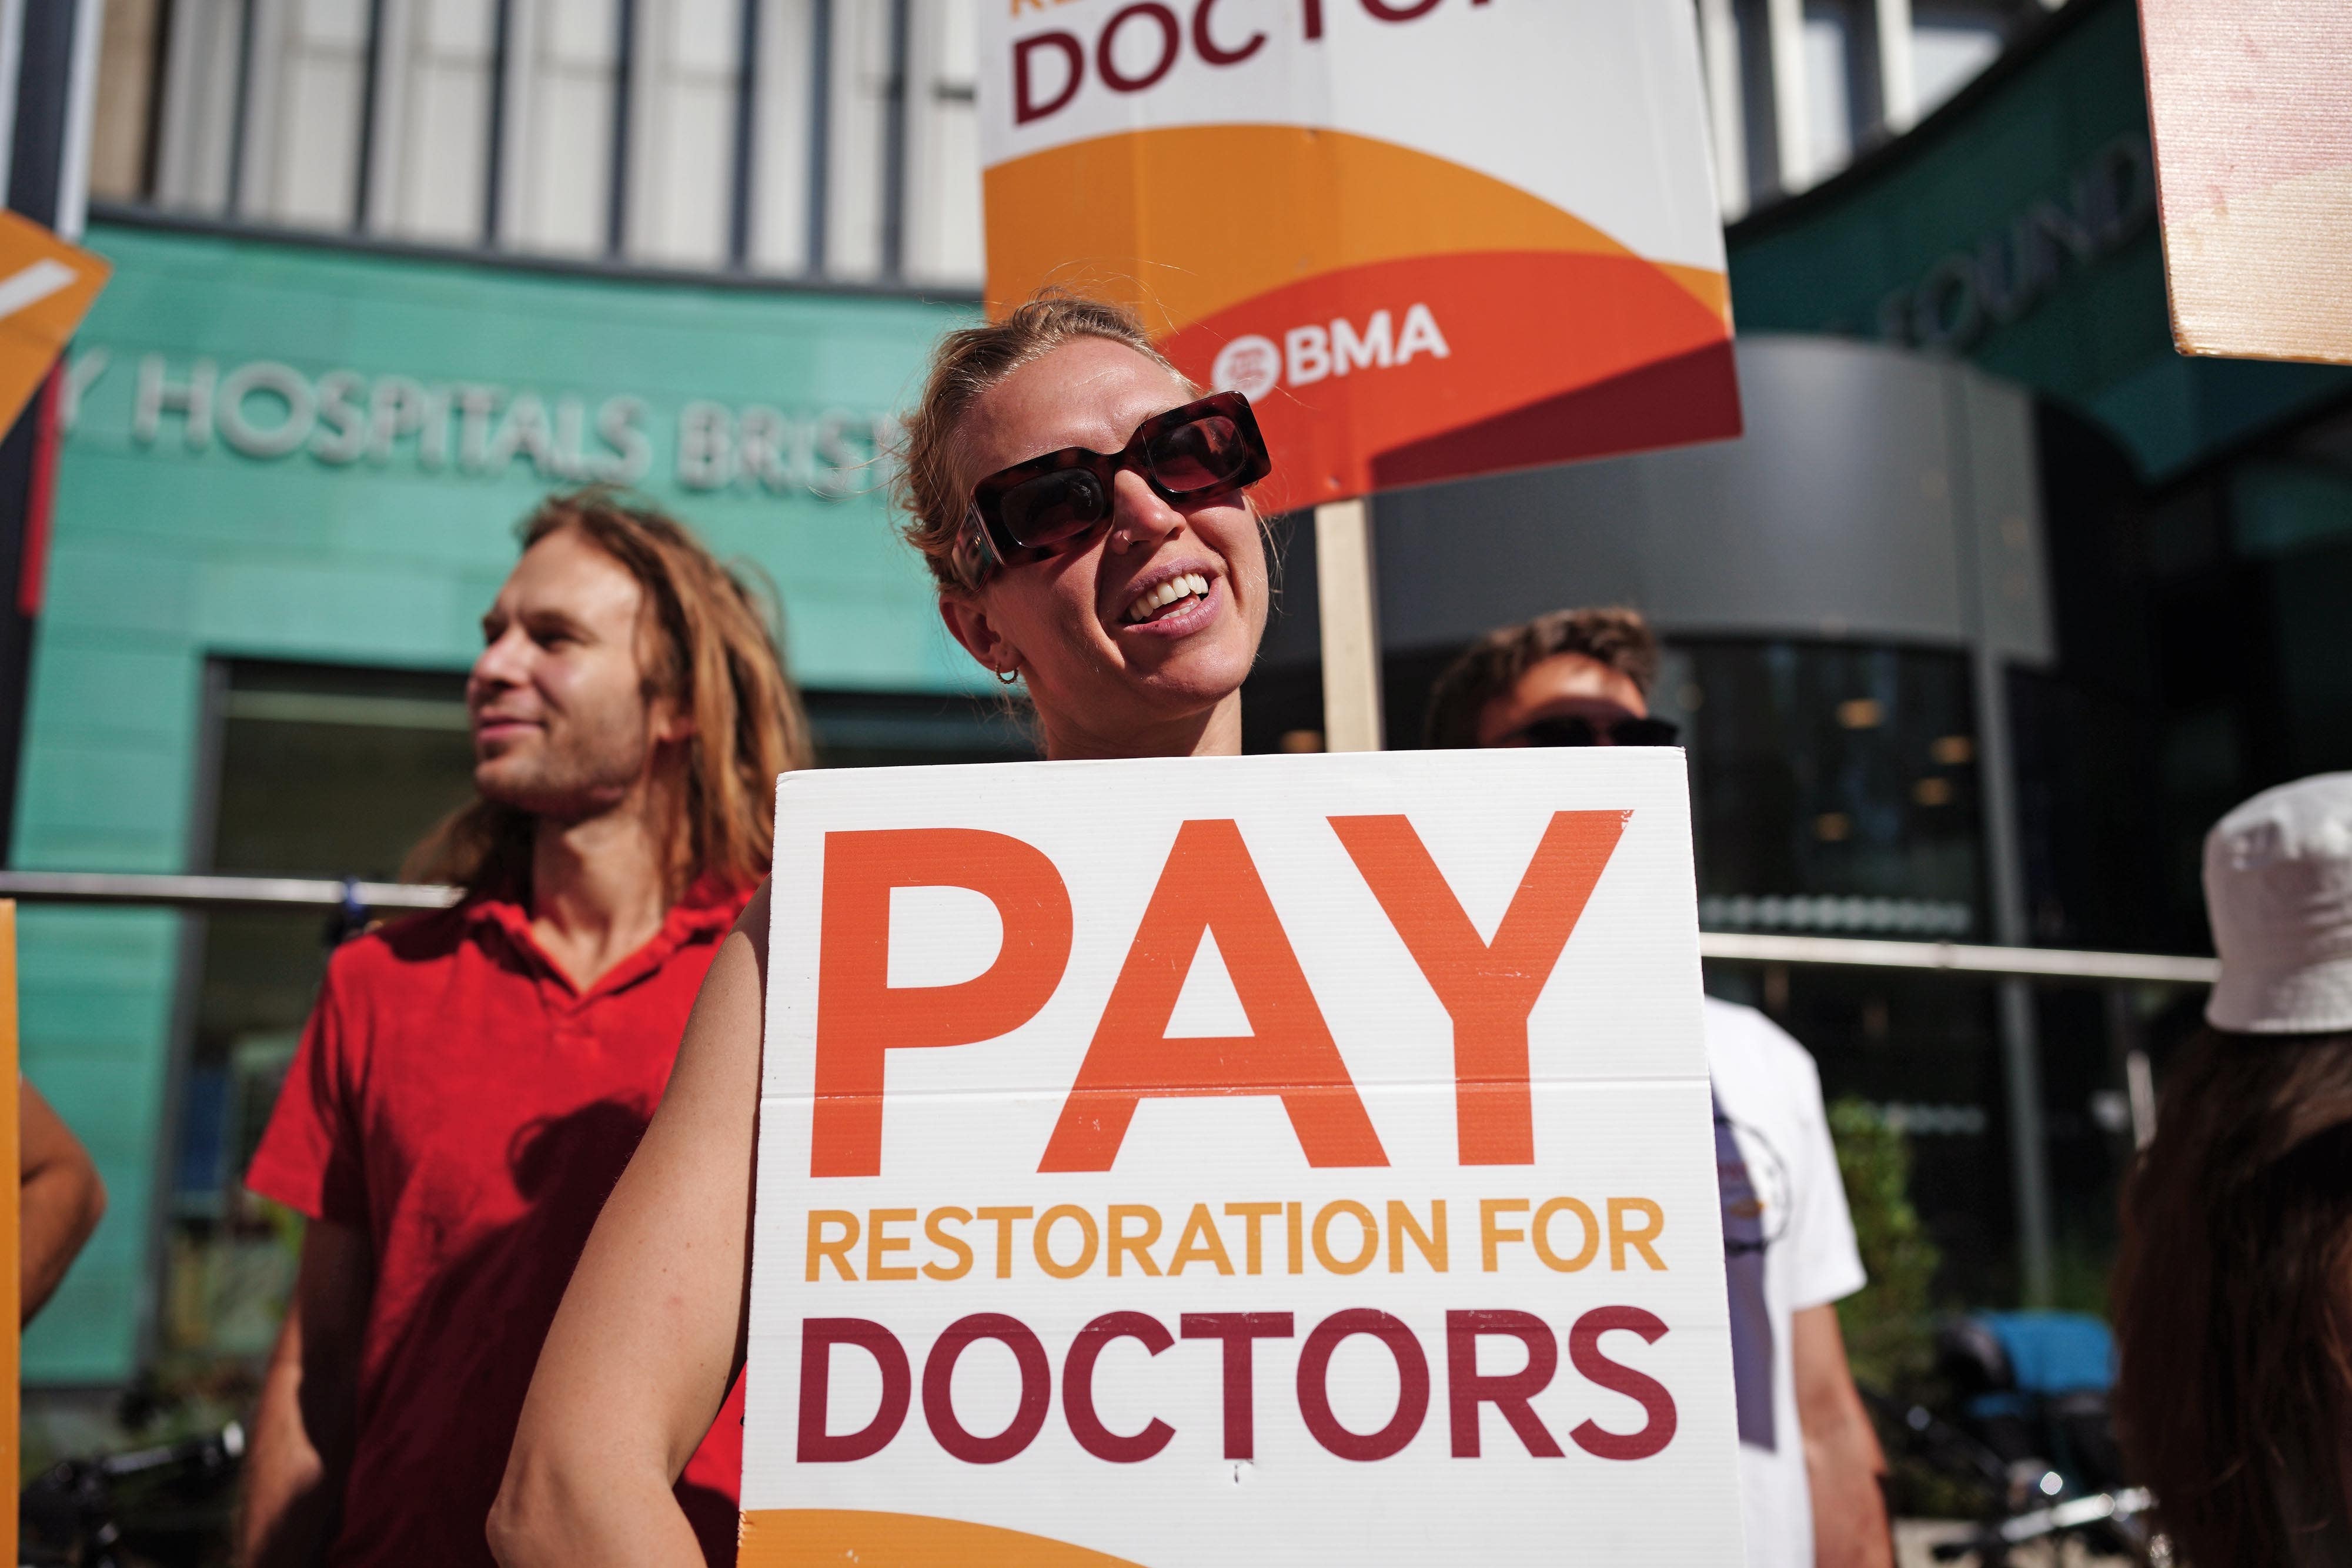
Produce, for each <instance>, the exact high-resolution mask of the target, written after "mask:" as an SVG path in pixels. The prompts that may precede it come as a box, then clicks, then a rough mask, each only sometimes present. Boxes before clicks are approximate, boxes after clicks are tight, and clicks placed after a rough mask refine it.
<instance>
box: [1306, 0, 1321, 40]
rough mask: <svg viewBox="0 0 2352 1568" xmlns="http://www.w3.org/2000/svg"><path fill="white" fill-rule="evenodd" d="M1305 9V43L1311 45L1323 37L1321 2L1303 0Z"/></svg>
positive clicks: (1317, 0)
mask: <svg viewBox="0 0 2352 1568" xmlns="http://www.w3.org/2000/svg"><path fill="white" fill-rule="evenodd" d="M1305 3H1306V7H1307V17H1306V21H1307V42H1308V43H1310V44H1311V43H1313V42H1314V41H1315V40H1316V39H1318V38H1319V37H1322V36H1323V0H1305Z"/></svg>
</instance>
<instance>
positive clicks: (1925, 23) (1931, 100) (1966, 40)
mask: <svg viewBox="0 0 2352 1568" xmlns="http://www.w3.org/2000/svg"><path fill="white" fill-rule="evenodd" d="M2000 47H2001V37H2000V23H1999V22H1998V21H1996V20H1994V19H1993V18H1991V17H1990V16H1985V15H1984V14H1983V13H1981V12H1972V11H1967V10H1958V9H1954V10H1943V9H1939V8H1935V7H1930V6H1924V5H1923V6H1917V7H1916V8H1915V9H1914V10H1913V12H1912V16H1911V80H1912V85H1913V90H1914V91H1915V92H1916V94H1917V95H1918V105H1919V110H1918V111H1919V113H1920V114H1921V115H1922V116H1923V117H1924V116H1926V115H1929V114H1932V113H1934V112H1935V111H1936V110H1937V108H1938V107H1939V106H1940V105H1942V104H1943V102H1944V101H1945V100H1946V99H1948V98H1950V97H1951V96H1952V95H1953V94H1954V93H1956V92H1958V91H1959V90H1960V89H1962V88H1964V87H1966V86H1968V85H1969V83H1970V82H1972V81H1974V80H1975V79H1976V78H1977V77H1978V75H1979V73H1980V72H1982V71H1983V69H1984V68H1986V67H1987V66H1989V65H1990V64H1992V62H1993V61H1994V60H1995V59H1996V58H1998V57H2000Z"/></svg>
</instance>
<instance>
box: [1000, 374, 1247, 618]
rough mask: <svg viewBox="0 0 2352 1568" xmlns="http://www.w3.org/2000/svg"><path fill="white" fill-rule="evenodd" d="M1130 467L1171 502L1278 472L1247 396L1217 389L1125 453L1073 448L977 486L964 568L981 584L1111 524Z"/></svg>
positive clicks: (1152, 425) (1162, 420) (1136, 437)
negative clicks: (1119, 484) (1120, 482)
mask: <svg viewBox="0 0 2352 1568" xmlns="http://www.w3.org/2000/svg"><path fill="white" fill-rule="evenodd" d="M1121 469H1132V470H1134V471H1135V472H1136V473H1137V474H1139V475H1141V476H1142V477H1143V482H1144V483H1145V484H1147V485H1149V486H1151V493H1152V494H1153V495H1155V496H1158V497H1160V499H1161V500H1163V501H1166V502H1169V503H1170V504H1171V505H1173V504H1175V503H1177V502H1180V501H1191V500H1197V499H1199V498H1201V497H1204V496H1212V495H1215V494H1216V493H1218V492H1219V491H1223V490H1239V489H1241V488H1243V487H1244V486H1249V485H1255V484H1256V483H1257V482H1258V481H1259V480H1260V479H1263V478H1265V476H1266V475H1267V474H1269V473H1271V472H1272V471H1273V469H1274V462H1273V459H1271V458H1270V457H1268V456H1267V455H1266V451H1265V437H1264V436H1263V435H1260V434H1258V428H1257V418H1256V416H1255V415H1254V414H1253V413H1250V405H1249V399H1247V398H1245V397H1244V396H1243V395H1242V394H1241V393H1239V392H1217V393H1215V394H1214V395H1213V396H1210V397H1204V398H1202V399H1201V401H1200V402H1188V403H1186V404H1185V405H1184V406H1183V407H1181V408H1171V409H1170V410H1169V411H1168V412H1167V413H1160V414H1154V415H1152V416H1151V417H1150V419H1147V420H1145V421H1144V422H1143V423H1141V424H1139V425H1137V426H1136V427H1135V434H1133V435H1132V436H1130V437H1129V439H1128V443H1127V447H1126V450H1124V451H1121V452H1108V453H1107V452H1095V451H1091V450H1089V449H1087V447H1084V446H1066V447H1064V448H1063V449H1062V450H1061V451H1059V452H1048V453H1046V454H1045V455H1044V456H1043V457H1032V458H1031V459H1029V460H1028V461H1027V462H1026V463H1015V464H1014V465H1013V466H1012V467H1010V468H1003V469H999V470H998V471H997V472H996V473H993V474H991V475H990V476H988V477H987V478H985V479H982V481H981V482H980V483H979V484H977V485H974V486H972V487H971V507H970V508H969V509H968V510H967V511H966V512H965V513H964V519H963V531H962V533H961V535H960V536H958V538H957V539H956V546H955V563H956V569H957V573H958V575H959V576H961V578H962V579H963V580H964V581H965V582H966V583H968V584H971V586H973V587H978V586H979V585H980V583H981V582H982V580H985V579H986V578H987V577H988V576H989V574H990V573H992V572H993V571H995V570H997V569H998V568H1000V567H1006V566H1020V565H1024V564H1025V563H1027V562H1029V561H1033V560H1043V559H1045V558H1046V557H1047V556H1053V555H1060V554H1061V553H1063V552H1064V551H1065V550H1073V549H1078V548H1080V547H1081V546H1083V545H1085V544H1087V543H1088V542H1090V541H1091V540H1092V539H1093V538H1094V537H1095V535H1096V534H1097V532H1098V531H1099V530H1100V529H1101V528H1103V527H1104V526H1105V525H1106V524H1108V522H1109V521H1110V515H1111V486H1112V485H1113V483H1114V482H1115V481H1117V479H1118V475H1119V471H1120V470H1121Z"/></svg>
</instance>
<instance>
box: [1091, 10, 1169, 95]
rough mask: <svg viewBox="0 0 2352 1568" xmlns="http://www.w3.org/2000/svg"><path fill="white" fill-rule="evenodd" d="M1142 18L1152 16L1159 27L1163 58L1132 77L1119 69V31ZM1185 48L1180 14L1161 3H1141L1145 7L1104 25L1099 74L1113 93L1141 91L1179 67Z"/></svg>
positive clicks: (1099, 45) (1097, 49)
mask: <svg viewBox="0 0 2352 1568" xmlns="http://www.w3.org/2000/svg"><path fill="white" fill-rule="evenodd" d="M1138 16H1149V17H1150V18H1151V19H1152V20H1153V21H1154V22H1156V23H1158V24H1159V26H1160V59H1159V62H1158V63H1157V64H1155V65H1154V66H1153V67H1152V68H1150V70H1148V71H1146V72H1144V73H1143V74H1142V75H1141V76H1139V77H1131V76H1129V75H1128V74H1127V73H1126V72H1124V71H1122V70H1120V69H1119V68H1118V56H1117V52H1116V50H1117V45H1118V30H1119V29H1120V28H1121V27H1123V26H1126V25H1127V24H1128V23H1129V22H1131V21H1133V20H1134V19H1135V18H1136V17H1138ZM1183 47H1184V27H1183V24H1181V22H1179V21H1177V20H1176V13H1175V12H1173V11H1171V10H1170V9H1169V8H1168V7H1167V6H1165V5H1160V3H1159V0H1141V4H1139V5H1129V7H1128V8H1127V9H1126V10H1124V11H1121V12H1119V13H1118V15H1117V16H1113V17H1112V18H1111V19H1110V21H1109V23H1108V25H1107V26H1104V28H1103V30H1102V37H1099V38H1097V39H1096V40H1095V74H1096V75H1097V76H1099V77H1101V78H1102V79H1103V85H1104V86H1105V87H1107V88H1108V89H1111V91H1113V92H1141V91H1142V90H1143V89H1145V88H1148V87H1150V86H1152V85H1153V84H1155V83H1157V82H1158V81H1159V80H1160V78H1161V77H1164V76H1166V75H1167V74H1168V73H1169V72H1170V71H1171V70H1173V69H1175V68H1176V57H1177V55H1179V54H1180V53H1181V52H1182V50H1183Z"/></svg>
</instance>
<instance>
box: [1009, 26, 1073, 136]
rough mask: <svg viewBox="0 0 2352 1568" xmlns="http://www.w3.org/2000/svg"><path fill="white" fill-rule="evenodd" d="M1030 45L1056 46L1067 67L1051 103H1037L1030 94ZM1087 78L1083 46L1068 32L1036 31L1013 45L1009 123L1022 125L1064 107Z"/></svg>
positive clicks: (1053, 47) (1041, 46)
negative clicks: (1064, 79) (1066, 73)
mask: <svg viewBox="0 0 2352 1568" xmlns="http://www.w3.org/2000/svg"><path fill="white" fill-rule="evenodd" d="M1034 49H1057V50H1059V51H1060V52H1061V56H1062V58H1063V59H1064V60H1065V61H1066V62H1067V64H1068V66H1069V68H1070V79H1069V80H1068V81H1066V82H1064V83H1063V84H1062V90H1061V91H1059V92H1057V93H1055V95H1054V101H1053V102H1051V103H1039V102H1037V101H1036V99H1035V98H1034V96H1033V94H1032V83H1031V80H1030V76H1029V55H1030V52H1031V51H1032V50H1034ZM1086 79H1087V48H1086V46H1085V45H1084V44H1081V43H1079V42H1078V40H1077V39H1076V37H1073V36H1072V35H1070V34H1068V33H1036V34H1033V35H1031V36H1030V37H1026V38H1024V39H1022V40H1021V41H1020V42H1019V43H1017V44H1015V45H1013V124H1015V125H1026V124H1028V123H1029V122H1030V121H1031V120H1043V119H1045V117H1046V116H1047V115H1049V114H1052V113H1054V112H1055V111H1056V110H1061V109H1065V108H1066V107H1068V105H1069V101H1070V99H1074V98H1076V97H1077V96H1078V89H1079V87H1080V86H1081V85H1082V84H1083V83H1084V82H1085V81H1086Z"/></svg>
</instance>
